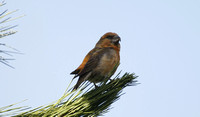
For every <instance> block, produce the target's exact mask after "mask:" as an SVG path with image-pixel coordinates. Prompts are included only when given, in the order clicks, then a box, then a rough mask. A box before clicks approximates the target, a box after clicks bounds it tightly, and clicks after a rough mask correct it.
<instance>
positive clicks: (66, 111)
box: [0, 73, 137, 117]
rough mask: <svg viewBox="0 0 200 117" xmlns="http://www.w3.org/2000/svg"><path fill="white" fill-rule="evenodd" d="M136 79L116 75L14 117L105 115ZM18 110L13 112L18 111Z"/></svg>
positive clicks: (68, 91) (131, 75) (6, 110)
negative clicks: (99, 83) (95, 86)
mask: <svg viewBox="0 0 200 117" xmlns="http://www.w3.org/2000/svg"><path fill="white" fill-rule="evenodd" d="M136 78H137V76H135V75H134V74H129V73H125V74H124V75H123V76H122V77H121V78H120V77H119V75H117V76H116V77H115V78H114V79H113V80H111V81H110V82H108V83H104V84H102V85H101V86H99V87H98V88H94V87H93V86H90V85H89V84H87V83H86V84H84V85H83V86H81V88H79V90H77V91H73V92H71V90H68V89H67V91H66V93H65V94H64V95H63V96H62V97H61V98H60V99H59V100H58V101H56V102H55V103H52V104H49V105H47V106H40V107H37V108H35V109H32V110H28V111H25V112H22V113H20V114H16V113H15V115H14V117H80V116H81V117H88V116H89V117H92V116H101V115H103V114H105V113H107V112H108V111H109V110H110V109H111V108H110V107H111V104H112V103H114V102H115V101H117V100H118V99H119V98H120V96H122V94H123V93H122V90H123V89H124V88H125V87H127V86H135V85H136V84H137V81H136V80H135V79H136ZM89 86H90V87H89ZM19 109H21V108H19ZM19 109H18V108H17V109H14V110H15V111H17V110H18V111H19ZM11 111H13V109H12V110H11ZM11 111H10V110H9V109H7V108H6V109H5V108H4V111H2V110H1V109H0V114H1V113H2V112H3V113H5V112H11ZM0 116H1V115H0Z"/></svg>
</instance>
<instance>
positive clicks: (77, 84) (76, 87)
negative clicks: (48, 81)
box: [72, 77, 84, 91]
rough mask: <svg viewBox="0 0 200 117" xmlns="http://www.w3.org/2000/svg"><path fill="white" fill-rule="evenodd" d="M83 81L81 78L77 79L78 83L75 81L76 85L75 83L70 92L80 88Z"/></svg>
mask: <svg viewBox="0 0 200 117" xmlns="http://www.w3.org/2000/svg"><path fill="white" fill-rule="evenodd" d="M83 81H84V79H83V77H79V79H78V81H77V83H76V85H75V86H74V88H73V90H72V91H74V90H77V89H78V87H79V86H80V84H81V83H82V82H83Z"/></svg>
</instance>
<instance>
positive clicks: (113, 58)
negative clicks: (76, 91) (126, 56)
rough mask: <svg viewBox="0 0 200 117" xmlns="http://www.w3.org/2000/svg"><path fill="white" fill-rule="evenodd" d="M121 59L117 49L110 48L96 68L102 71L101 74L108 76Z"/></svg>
mask: <svg viewBox="0 0 200 117" xmlns="http://www.w3.org/2000/svg"><path fill="white" fill-rule="evenodd" d="M119 60H120V57H119V53H117V51H115V50H114V49H110V50H109V51H107V52H106V53H104V54H103V56H102V57H101V59H100V62H99V64H98V66H97V68H96V70H97V71H100V74H101V75H102V76H108V75H109V74H110V72H112V71H113V69H114V68H115V66H116V64H118V63H119ZM96 70H95V71H96Z"/></svg>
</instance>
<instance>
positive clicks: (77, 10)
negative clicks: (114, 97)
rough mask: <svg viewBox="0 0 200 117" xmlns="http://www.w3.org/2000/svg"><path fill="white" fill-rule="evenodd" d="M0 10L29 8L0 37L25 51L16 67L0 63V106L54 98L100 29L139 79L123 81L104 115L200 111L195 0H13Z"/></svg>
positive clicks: (198, 6)
mask: <svg viewBox="0 0 200 117" xmlns="http://www.w3.org/2000/svg"><path fill="white" fill-rule="evenodd" d="M4 9H9V10H10V11H12V10H15V9H19V11H18V12H16V13H15V14H13V17H14V16H19V15H23V14H25V15H26V16H25V17H23V18H21V19H18V20H15V21H12V22H10V24H18V25H19V26H18V27H17V28H16V30H18V31H19V32H18V33H17V34H15V35H13V36H9V37H7V38H4V39H2V40H1V42H3V43H6V44H8V45H11V46H13V47H15V48H17V49H18V50H20V51H21V52H23V53H25V54H24V55H15V56H14V58H16V60H15V61H12V62H11V63H10V64H11V65H12V66H14V67H15V69H11V68H9V67H7V66H4V65H3V64H0V69H1V71H0V73H1V77H0V80H1V82H0V92H1V96H0V100H1V101H0V105H1V106H6V105H9V104H12V103H16V102H19V101H21V100H24V99H28V101H26V102H24V103H22V104H20V105H27V106H31V107H37V106H40V105H44V104H49V103H51V102H53V101H55V100H57V99H59V98H60V97H61V96H62V94H63V93H64V91H65V89H66V87H67V86H68V84H69V82H70V81H71V79H72V77H73V76H70V75H69V73H70V72H71V71H73V70H74V69H75V68H76V67H78V65H79V64H80V63H81V62H82V60H83V58H84V56H85V55H86V54H87V52H88V51H89V50H91V49H92V48H93V47H94V45H95V43H96V42H97V41H98V40H99V38H100V37H101V36H102V35H103V34H104V33H106V32H116V33H118V34H119V36H120V37H121V39H122V41H121V64H120V66H119V68H118V71H117V72H119V71H121V70H122V74H123V73H125V72H130V73H133V72H134V73H135V74H136V75H138V76H139V77H138V79H137V80H138V82H139V83H141V84H140V85H138V86H135V87H128V88H126V89H125V90H124V92H125V93H126V94H124V95H123V96H122V97H121V98H120V100H118V101H117V102H116V103H114V104H113V105H112V107H114V108H113V109H112V110H111V111H110V112H109V113H107V114H105V116H106V117H122V116H127V117H130V116H135V117H147V116H148V117H189V116H190V117H199V116H200V111H199V108H200V100H199V99H200V91H199V89H200V74H199V70H200V62H199V60H200V54H199V51H200V46H199V45H200V14H199V12H200V1H199V0H165V1H163V0H151V1H149V0H141V1H135V0H123V1H122V0H97V1H94V0H84V1H76V0H74V1H69V0H57V1H52V2H50V1H49V0H42V1H37V0H13V1H7V5H6V6H4V7H2V8H1V11H3V10H4ZM75 82H76V81H74V82H73V83H75ZM73 85H74V84H73ZM73 85H72V86H73Z"/></svg>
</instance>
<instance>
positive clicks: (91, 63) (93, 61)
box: [78, 48, 104, 76]
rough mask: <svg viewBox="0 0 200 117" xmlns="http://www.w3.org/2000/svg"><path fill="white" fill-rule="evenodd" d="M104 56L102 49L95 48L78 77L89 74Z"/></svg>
mask: <svg viewBox="0 0 200 117" xmlns="http://www.w3.org/2000/svg"><path fill="white" fill-rule="evenodd" d="M103 54H104V49H103V48H95V52H94V53H93V54H92V56H91V57H90V59H89V60H88V62H87V63H86V65H85V67H84V68H83V70H82V71H81V72H80V73H79V74H78V76H83V75H85V74H87V73H89V72H91V71H92V70H93V69H95V68H96V67H97V65H98V64H99V62H100V59H101V57H102V56H103Z"/></svg>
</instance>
